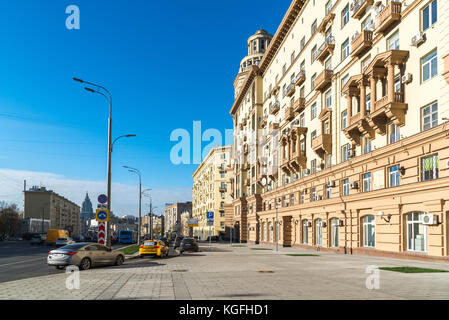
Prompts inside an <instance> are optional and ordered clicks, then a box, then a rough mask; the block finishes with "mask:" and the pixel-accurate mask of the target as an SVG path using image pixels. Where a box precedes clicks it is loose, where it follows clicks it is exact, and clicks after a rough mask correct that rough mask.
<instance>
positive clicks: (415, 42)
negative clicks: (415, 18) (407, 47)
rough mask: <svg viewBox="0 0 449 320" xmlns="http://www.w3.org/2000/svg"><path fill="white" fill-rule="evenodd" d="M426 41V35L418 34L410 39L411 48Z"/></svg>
mask: <svg viewBox="0 0 449 320" xmlns="http://www.w3.org/2000/svg"><path fill="white" fill-rule="evenodd" d="M425 41H426V34H425V33H424V32H422V31H420V32H418V33H417V34H416V35H414V36H413V37H412V46H414V47H418V46H419V45H420V44H422V43H424V42H425Z"/></svg>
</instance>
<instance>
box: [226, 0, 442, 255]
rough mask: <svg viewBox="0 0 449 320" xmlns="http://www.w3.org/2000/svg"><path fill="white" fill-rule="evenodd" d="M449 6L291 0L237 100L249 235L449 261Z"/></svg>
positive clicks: (237, 162) (242, 217) (236, 196)
mask: <svg viewBox="0 0 449 320" xmlns="http://www.w3.org/2000/svg"><path fill="white" fill-rule="evenodd" d="M448 9H449V4H448V3H447V1H441V0H440V1H437V0H432V1H429V0H426V1H424V0H404V1H397V2H395V1H386V0H382V1H373V0H345V1H343V0H330V1H317V0H315V1H313V0H294V1H292V3H291V5H290V7H289V9H288V11H287V13H286V14H285V16H284V18H283V19H282V22H281V24H280V26H279V27H278V30H277V32H276V34H275V35H274V37H273V38H272V40H271V42H270V45H269V46H268V48H267V49H266V52H265V53H264V55H263V58H262V60H261V61H260V63H259V65H257V66H251V69H250V70H249V71H248V72H247V74H246V75H245V76H244V81H243V84H242V85H241V90H240V91H239V92H238V94H237V95H236V98H235V101H234V104H233V106H232V108H231V115H232V116H233V120H234V129H235V141H234V143H235V145H234V151H235V157H234V159H233V160H234V172H235V178H234V179H233V183H232V188H231V193H232V196H233V209H234V217H235V220H236V222H238V224H237V225H236V227H238V228H239V233H240V238H241V239H240V240H241V241H242V242H246V241H248V242H253V243H269V244H273V243H275V241H276V238H278V239H279V243H280V244H281V245H284V246H299V247H304V248H310V249H316V250H329V251H335V252H343V253H350V254H352V253H363V254H372V255H384V256H394V257H413V258H417V259H434V260H445V261H447V260H448V255H449V251H448V250H449V249H448V247H449V244H448V242H449V237H448V224H447V219H448V218H449V204H448V203H447V200H448V198H449V193H448V191H449V139H448V138H447V137H448V136H449V124H448V123H447V121H448V118H449V105H448V99H449V86H448V83H449V57H448V54H449V40H448V39H447V38H448V37H447V35H448V33H449V32H448V31H447V30H449V29H448V28H447V27H448V25H449V22H448V19H447V15H449V10H448ZM276 216H278V219H276ZM276 230H279V231H278V232H276Z"/></svg>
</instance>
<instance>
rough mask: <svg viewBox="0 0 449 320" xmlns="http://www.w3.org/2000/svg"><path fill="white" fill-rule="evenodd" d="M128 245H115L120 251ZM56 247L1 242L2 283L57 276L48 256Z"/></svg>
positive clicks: (18, 242) (21, 242)
mask: <svg viewBox="0 0 449 320" xmlns="http://www.w3.org/2000/svg"><path fill="white" fill-rule="evenodd" d="M125 246H126V245H115V246H113V249H119V248H121V247H125ZM55 248H56V247H50V246H47V245H30V243H29V242H27V241H11V242H9V241H2V242H0V270H1V271H0V283H2V282H7V281H14V280H20V279H27V278H31V277H39V276H45V275H52V274H57V273H58V270H56V269H55V268H51V267H49V266H47V254H48V252H49V251H51V250H54V249H55Z"/></svg>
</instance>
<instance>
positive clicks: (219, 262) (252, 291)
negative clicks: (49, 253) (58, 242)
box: [0, 244, 449, 300]
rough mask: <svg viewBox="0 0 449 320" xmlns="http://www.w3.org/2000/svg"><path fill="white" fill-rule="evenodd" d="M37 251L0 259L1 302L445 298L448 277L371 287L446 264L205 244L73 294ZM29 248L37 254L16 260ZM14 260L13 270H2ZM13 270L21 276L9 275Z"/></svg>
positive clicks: (94, 273) (135, 263) (130, 267)
mask: <svg viewBox="0 0 449 320" xmlns="http://www.w3.org/2000/svg"><path fill="white" fill-rule="evenodd" d="M3 249H5V248H3ZM43 249H44V248H41V249H37V248H33V249H31V248H24V247H22V248H21V250H22V251H21V252H22V254H21V256H20V257H15V258H14V259H15V260H14V259H9V260H5V258H4V255H5V254H4V253H3V254H2V258H1V259H2V260H1V265H0V270H1V271H0V276H1V279H2V283H0V299H42V300H58V299H64V300H65V299H68V300H72V299H76V300H78V299H82V300H84V299H87V300H97V299H99V300H115V299H117V300H136V299H137V300H141V299H156V300H175V299H176V300H179V299H182V300H184V299H185V300H198V299H212V300H215V299H224V300H233V299H235V300H242V299H252V300H254V299H257V300H267V299H276V300H295V299H301V300H309V299H330V300H334V299H344V300H353V299H368V300H377V299H388V300H402V299H449V291H448V290H447V288H448V287H449V273H398V272H392V271H384V270H380V271H379V273H378V275H379V277H378V286H377V287H376V286H374V287H371V288H368V286H367V282H368V281H367V279H369V277H370V276H371V275H372V273H370V271H369V270H372V268H373V267H375V268H377V267H402V266H410V267H421V268H433V269H443V270H447V271H449V265H447V264H444V263H432V262H421V261H413V260H400V259H391V258H381V257H372V256H363V255H353V256H351V255H342V254H335V253H327V252H316V251H310V250H304V249H297V248H280V251H279V253H276V252H275V250H274V248H273V247H263V246H254V245H234V246H232V247H231V246H230V245H229V244H212V247H211V248H210V249H209V245H208V244H202V246H201V247H200V252H198V253H184V254H183V255H180V256H179V255H177V254H174V255H171V256H170V257H168V258H164V259H158V258H145V259H131V260H127V261H126V262H125V264H124V265H122V266H113V267H104V268H94V269H91V270H87V271H82V272H80V273H79V279H80V287H79V289H76V288H75V289H73V290H69V289H67V287H66V283H67V279H68V277H69V276H70V275H68V274H66V273H65V271H64V270H55V269H54V268H48V267H47V266H46V264H45V262H44V258H43V255H45V254H44V252H42V250H43ZM31 250H36V252H35V253H34V254H33V255H29V256H27V257H25V256H24V255H23V253H24V252H31ZM38 252H39V253H38ZM34 259H36V260H34ZM14 261H15V262H17V264H14V265H6V264H8V263H15V262H14ZM25 261H28V262H25ZM25 264H27V265H28V266H27V267H25V266H24V265H25ZM5 265H6V268H5ZM17 267H20V269H18V270H20V272H21V275H20V276H17V275H16V274H17V273H18V272H17V270H15V269H16V268H17ZM33 268H35V269H36V270H38V271H33ZM370 268H371V269H370ZM11 273H13V274H14V276H13V277H12V276H11ZM5 279H6V280H7V282H5ZM17 279H20V280H17ZM374 283H375V282H374Z"/></svg>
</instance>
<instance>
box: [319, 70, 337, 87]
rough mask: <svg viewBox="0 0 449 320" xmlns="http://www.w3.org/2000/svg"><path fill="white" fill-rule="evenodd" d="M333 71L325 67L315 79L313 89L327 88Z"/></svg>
mask: <svg viewBox="0 0 449 320" xmlns="http://www.w3.org/2000/svg"><path fill="white" fill-rule="evenodd" d="M333 75H334V72H333V71H332V70H328V69H325V70H324V71H323V72H321V73H320V74H319V75H318V76H317V77H316V79H315V90H318V91H321V90H324V89H326V88H327V86H328V85H330V84H331V82H332V77H333Z"/></svg>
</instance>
